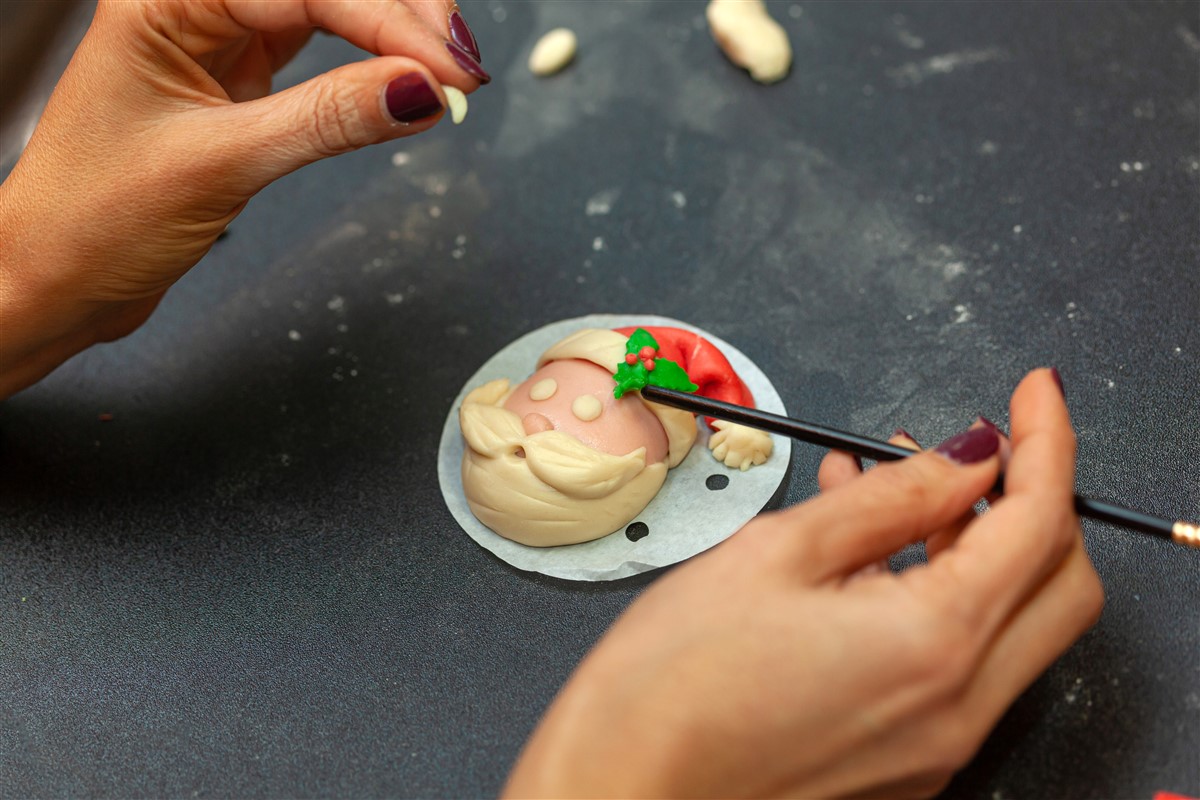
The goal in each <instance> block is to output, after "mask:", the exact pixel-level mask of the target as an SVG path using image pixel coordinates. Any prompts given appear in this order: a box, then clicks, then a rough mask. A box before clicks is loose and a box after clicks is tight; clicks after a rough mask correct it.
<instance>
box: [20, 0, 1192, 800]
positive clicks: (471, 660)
mask: <svg viewBox="0 0 1200 800" xmlns="http://www.w3.org/2000/svg"><path fill="white" fill-rule="evenodd" d="M772 8H773V10H774V13H775V15H776V16H777V18H779V19H780V21H781V22H782V23H783V24H784V25H785V26H786V27H787V28H788V30H789V33H790V35H791V38H792V42H793V46H794V48H795V50H796V61H795V66H794V68H793V72H792V75H791V76H790V77H789V78H788V79H787V80H786V81H784V82H783V83H781V84H779V85H777V86H773V87H769V88H763V87H759V86H756V85H754V84H753V83H751V82H750V81H749V80H748V78H747V77H746V76H745V74H743V73H741V72H740V71H738V70H736V69H734V68H732V67H731V66H730V65H729V64H728V63H727V62H726V61H725V60H724V59H723V58H722V57H721V55H720V53H719V52H718V51H717V50H716V49H715V47H714V45H713V43H712V41H711V40H710V38H709V36H708V33H707V31H706V30H705V29H704V27H703V23H702V13H703V5H702V4H701V3H689V2H654V3H637V4H624V3H621V4H618V3H607V2H606V3H601V2H593V3H557V4H550V3H545V4H535V3H524V2H522V3H517V2H499V1H498V0H492V1H491V2H486V3H479V4H466V5H465V8H464V13H465V15H466V17H467V19H468V20H469V21H470V22H471V23H472V26H473V27H474V29H475V32H476V34H477V35H478V38H479V41H480V46H481V48H482V51H483V54H484V59H485V65H486V66H487V67H488V68H489V69H490V70H491V71H492V74H493V75H494V76H495V78H496V80H495V82H494V83H493V84H492V85H490V86H488V87H485V88H484V89H483V90H482V91H480V92H479V93H478V94H476V95H474V96H473V97H472V98H471V112H470V115H469V116H468V118H467V120H466V122H465V124H464V125H462V126H461V127H458V128H454V127H451V126H450V125H449V124H448V123H445V124H443V125H442V126H440V127H439V128H438V129H436V130H434V131H433V132H431V133H429V134H428V135H425V136H422V137H419V138H417V139H414V140H411V141H401V142H398V143H394V144H390V145H384V146H381V147H377V148H374V149H371V150H368V151H364V152H360V153H356V154H354V155H351V156H347V157H343V158H340V159H337V160H336V161H334V162H331V163H324V164H319V165H314V166H312V167H310V168H307V169H305V170H303V171H301V172H299V173H297V174H295V175H293V176H290V177H289V178H287V179H285V180H283V181H280V182H279V183H278V184H277V185H275V186H274V187H272V188H270V189H269V190H267V191H266V192H264V193H263V194H262V195H261V196H260V197H259V198H257V199H256V200H255V201H254V202H253V203H252V204H251V205H250V206H249V208H248V209H247V210H246V212H245V213H244V214H243V215H242V216H241V217H240V218H239V219H238V220H237V221H236V222H235V223H234V225H233V227H232V229H231V232H230V235H229V236H228V237H227V238H226V239H224V240H222V241H221V242H219V243H218V244H217V246H216V247H215V249H214V250H213V252H212V253H211V255H210V256H209V257H208V258H207V259H206V260H205V262H204V263H203V264H202V265H201V266H200V267H199V268H198V269H196V270H195V271H194V272H193V273H192V274H190V275H189V276H188V277H187V278H185V279H184V280H183V281H182V282H181V283H180V284H179V285H178V287H177V288H175V289H174V290H173V291H172V292H171V293H170V294H169V295H168V297H167V298H166V301H165V302H164V303H163V306H162V308H161V310H160V311H159V312H158V313H157V314H156V315H155V316H154V317H153V319H152V320H151V321H150V322H149V324H147V325H146V326H145V328H144V329H142V330H141V331H139V332H138V333H136V334H135V335H133V336H131V337H130V338H128V339H127V340H125V341H122V342H119V343H116V344H112V345H108V346H104V347H99V348H96V349H94V350H92V351H90V352H88V353H86V354H84V355H82V356H79V357H78V358H76V359H74V360H73V361H71V362H70V363H69V364H67V365H66V366H64V367H63V368H61V369H60V370H59V371H58V372H56V373H55V374H54V375H52V376H51V377H50V378H49V379H47V380H46V381H44V382H43V383H42V384H41V385H39V386H37V387H35V388H33V389H31V390H29V391H26V392H24V393H22V394H20V395H18V396H17V397H15V398H13V399H11V400H9V401H8V402H6V403H4V404H3V405H0V474H2V476H3V478H2V483H0V487H2V491H3V497H2V502H0V531H2V532H0V604H2V607H3V612H2V613H0V794H2V795H4V796H8V797H23V796H100V797H114V798H116V797H191V796H246V797H293V796H337V797H344V796H355V797H359V796H387V795H392V796H412V797H434V796H438V797H443V796H444V797H475V796H487V795H492V794H494V793H495V792H496V791H497V789H498V787H499V786H500V784H501V781H502V780H503V776H504V775H505V772H506V770H507V769H508V767H509V765H510V763H511V761H512V759H513V758H514V756H515V755H516V752H517V749H518V747H519V745H520V743H521V741H522V740H523V739H524V738H525V736H526V735H527V734H528V732H529V731H530V729H531V728H532V726H533V725H534V723H535V721H536V719H537V717H538V715H539V713H540V712H541V711H542V709H543V708H544V707H545V705H546V704H547V703H548V702H549V700H550V699H551V697H552V695H553V693H554V691H555V690H556V688H557V687H558V686H559V684H560V683H561V681H562V680H563V679H564V678H565V676H566V675H567V674H568V672H569V671H570V670H571V668H572V666H573V665H574V664H575V663H576V662H577V661H578V660H579V658H580V657H581V656H582V655H583V654H584V653H585V652H586V651H587V649H588V647H589V646H590V645H591V644H592V643H593V642H594V641H595V639H596V638H597V637H598V636H599V635H600V633H601V632H602V631H603V630H604V629H605V627H606V626H607V625H608V623H609V622H610V621H611V620H612V619H613V618H614V617H615V616H616V615H617V614H618V613H619V612H620V611H621V609H622V608H624V607H625V606H626V605H627V604H628V603H629V602H630V601H631V600H632V599H633V598H634V597H635V596H636V595H637V593H638V591H639V590H640V589H641V588H642V587H643V586H644V585H645V584H646V583H647V582H648V581H649V580H652V578H643V579H639V580H634V581H630V582H625V583H620V584H617V585H576V584H569V583H565V582H558V581H554V580H550V579H544V578H540V577H538V576H534V575H527V574H522V573H519V572H516V571H514V570H513V569H511V568H509V567H507V566H506V565H505V564H503V563H500V562H498V561H497V560H496V559H494V558H493V557H491V556H490V555H488V554H487V553H485V552H484V551H483V550H482V549H480V548H479V547H477V546H475V545H474V544H473V543H472V542H471V541H470V540H469V539H468V538H467V537H466V536H465V535H463V534H462V533H461V532H460V531H459V530H458V528H457V527H456V526H455V524H454V522H453V520H452V518H451V517H450V515H449V513H448V512H447V511H446V509H445V507H444V506H443V504H442V500H441V496H440V494H439V490H438V485H437V477H436V474H435V470H434V463H435V456H436V452H435V451H436V447H437V441H438V435H439V432H440V429H441V425H442V421H443V420H444V418H445V415H446V413H447V410H448V405H449V402H450V400H451V399H452V398H453V397H454V395H455V394H456V393H457V391H458V390H459V388H460V387H461V384H462V382H463V381H464V380H465V379H466V378H467V376H469V375H470V374H471V373H472V371H473V370H474V369H475V368H476V367H477V366H478V365H479V364H480V363H482V361H484V360H485V359H486V358H487V357H488V356H489V355H490V354H491V353H492V352H493V351H494V350H496V349H497V348H498V347H499V346H500V345H502V344H503V343H504V342H507V341H509V340H511V339H513V338H515V337H517V336H519V335H520V334H522V333H525V332H526V331H528V330H530V329H532V328H534V327H537V326H540V325H542V324H544V323H547V322H550V321H553V320H557V319H561V318H565V317H571V316H576V315H581V314H586V313H589V312H594V311H617V312H629V313H658V314H663V315H667V316H673V317H677V318H682V319H686V320H689V321H691V322H693V323H695V324H697V325H701V326H703V327H705V328H708V329H710V330H712V331H713V332H714V333H716V334H717V335H719V336H721V337H723V338H725V339H728V340H729V341H730V342H733V343H735V344H736V345H737V346H738V347H739V348H740V349H741V350H743V351H744V352H745V353H746V354H747V355H749V356H750V357H751V358H752V359H754V360H755V361H756V362H757V363H758V364H759V365H760V366H761V367H762V369H763V371H764V372H765V373H766V374H768V375H769V376H771V378H772V380H773V381H774V383H775V385H776V387H777V388H778V389H779V391H780V394H781V395H782V396H783V397H784V399H785V400H786V401H787V403H788V406H789V408H791V409H793V410H794V411H795V412H796V413H798V414H799V415H801V416H804V417H807V418H810V419H813V420H815V421H821V422H824V423H827V424H830V425H834V426H836V427H841V428H845V429H850V430H855V431H859V432H862V433H864V434H869V435H887V434H889V433H890V432H891V431H892V429H893V428H895V427H896V426H897V425H903V426H904V427H905V428H907V429H908V430H909V431H911V432H912V433H913V434H914V435H915V436H916V437H917V438H918V439H919V440H921V441H922V442H924V443H926V444H930V443H934V442H936V441H938V440H939V439H941V438H943V437H946V436H948V435H950V434H952V433H954V432H955V431H956V430H958V429H959V428H961V427H963V426H964V425H966V424H967V423H969V422H970V421H971V420H972V419H973V418H974V416H975V415H977V414H980V413H983V414H986V415H987V416H989V417H991V418H992V419H994V420H996V421H997V422H998V423H1000V424H1001V425H1004V424H1005V423H1006V421H1007V412H1006V403H1007V397H1008V393H1009V391H1010V389H1011V387H1012V386H1013V385H1015V383H1016V381H1017V380H1018V379H1019V377H1020V376H1021V375H1022V374H1023V373H1024V372H1025V371H1026V370H1027V369H1029V368H1032V367H1035V366H1039V365H1045V364H1051V363H1052V364H1055V365H1057V366H1058V367H1059V368H1060V370H1061V371H1062V373H1063V376H1064V379H1065V382H1066V388H1067V393H1068V396H1069V400H1070V404H1071V407H1072V411H1073V414H1074V419H1075V421H1076V424H1077V427H1078V430H1079V437H1080V469H1079V473H1080V478H1079V484H1080V489H1081V490H1082V491H1084V492H1086V493H1088V494H1092V495H1095V496H1099V497H1103V498H1107V499H1114V500H1121V501H1124V502H1126V503H1128V504H1130V505H1133V506H1135V507H1138V508H1141V509H1143V510H1146V511H1149V512H1152V513H1158V514H1162V515H1167V516H1172V517H1175V516H1192V517H1195V516H1197V515H1198V510H1200V468H1198V467H1197V464H1200V438H1198V437H1197V436H1196V432H1197V430H1200V398H1198V392H1197V386H1198V385H1200V324H1197V323H1198V320H1197V306H1198V304H1200V275H1198V273H1197V264H1198V263H1200V230H1198V228H1200V222H1198V221H1200V69H1198V59H1200V19H1198V13H1197V6H1196V5H1195V4H1101V3H1089V4H1050V3H1042V4H1029V3H1026V4H1015V3H1014V4H1005V3H995V4H968V5H951V4H944V3H937V4H915V5H914V4H881V5H875V4H816V5H810V4H790V3H781V4H774V5H773V6H772ZM558 24H568V25H570V26H572V27H573V28H575V29H576V31H577V32H578V33H579V36H580V53H579V57H578V60H577V62H576V63H575V64H574V65H573V66H572V67H571V68H570V69H569V70H568V71H567V72H565V73H564V74H562V75H559V76H557V77H555V78H553V79H550V80H542V81H538V80H535V79H533V78H532V77H531V76H529V74H528V72H527V71H526V69H525V66H524V59H525V57H526V56H527V54H528V51H529V48H530V47H531V46H532V44H533V42H534V41H535V39H536V37H537V35H538V34H540V33H541V32H544V31H545V30H547V29H549V28H551V27H554V26H556V25H558ZM355 57H357V55H356V53H355V51H352V50H351V49H350V48H347V47H346V46H345V45H344V44H341V43H339V42H338V41H336V40H334V39H332V38H329V37H319V39H318V40H317V41H315V42H314V43H313V45H312V46H311V47H310V48H309V49H308V51H306V52H305V53H304V54H303V55H302V56H301V57H300V58H299V59H298V60H297V62H296V63H295V64H293V65H292V66H290V67H289V68H288V70H287V72H286V73H285V75H284V79H285V82H295V81H298V80H301V79H303V78H305V77H307V76H309V75H311V74H314V73H315V72H317V71H319V70H322V69H325V68H328V67H329V66H331V65H333V64H336V63H339V62H341V61H343V60H345V59H347V58H355ZM400 153H403V154H404V156H402V157H397V158H396V160H395V161H394V160H393V156H394V155H395V154H400ZM405 159H407V163H398V162H403V161H404V160H405ZM605 192H607V193H608V194H607V195H603V194H602V193H605ZM598 196H599V197H598ZM589 199H593V200H595V202H593V203H592V204H591V209H590V210H591V211H592V212H593V213H591V214H589V213H588V210H589ZM606 205H607V207H608V208H607V213H600V212H601V211H603V210H604V208H605V206H606ZM435 209H436V210H435ZM102 413H103V414H112V417H113V418H112V420H111V421H101V420H100V419H99V415H100V414H102ZM819 457H820V453H819V452H817V451H816V450H815V449H813V448H807V447H803V446H801V447H799V448H797V451H796V455H795V457H794V461H793V470H792V476H791V483H790V490H789V498H788V499H789V500H799V499H803V498H804V497H806V496H808V495H810V494H811V493H812V492H813V491H814V490H815V471H816V465H817V463H818V460H819ZM1085 527H1086V529H1087V537H1088V546H1089V550H1090V552H1091V554H1092V555H1093V557H1094V560H1095V562H1096V565H1097V568H1098V570H1099V571H1100V573H1101V575H1102V577H1103V579H1104V583H1105V586H1106V589H1107V594H1108V605H1107V607H1106V609H1105V612H1104V616H1103V618H1102V620H1101V622H1100V624H1099V625H1098V626H1097V627H1096V628H1095V629H1094V630H1093V631H1092V632H1091V633H1089V634H1088V635H1087V636H1085V637H1084V638H1083V640H1082V641H1081V642H1079V644H1078V645H1077V646H1075V647H1074V648H1073V649H1072V650H1071V651H1070V652H1069V653H1067V654H1066V655H1065V656H1064V657H1063V658H1062V659H1061V660H1060V661H1059V662H1058V663H1057V664H1056V665H1055V666H1054V667H1053V668H1052V669H1051V670H1050V671H1049V672H1048V673H1047V674H1046V675H1045V676H1044V677H1043V678H1042V679H1041V680H1039V681H1038V682H1037V683H1036V684H1034V686H1033V687H1032V688H1031V689H1030V690H1029V691H1028V692H1027V693H1026V694H1025V695H1024V696H1023V697H1022V698H1021V699H1020V700H1019V701H1018V703H1017V704H1016V705H1015V707H1014V708H1013V710H1012V711H1011V712H1010V714H1009V715H1008V716H1007V717H1006V718H1005V719H1004V721H1003V722H1002V723H1001V725H1000V726H999V728H998V729H997V731H996V733H995V734H994V736H993V737H992V738H991V739H990V740H989V741H988V742H987V744H986V745H985V747H984V748H983V750H982V752H981V753H980V755H979V756H978V758H977V759H976V761H975V762H974V763H973V764H972V765H971V766H970V767H969V768H968V769H967V770H966V771H965V772H964V773H963V774H962V775H961V776H960V777H959V778H958V779H957V780H956V781H955V783H954V784H953V785H952V787H951V789H950V790H949V791H948V793H947V796H949V797H963V798H997V799H998V800H999V799H1000V798H1028V797H1047V798H1049V797H1054V798H1062V797H1088V798H1149V797H1150V796H1151V794H1152V792H1153V791H1154V790H1156V789H1173V790H1175V791H1182V792H1190V793H1192V794H1200V759H1198V757H1197V749H1196V742H1197V741H1200V667H1198V664H1200V659H1198V658H1197V655H1198V653H1200V554H1198V553H1196V552H1188V551H1184V550H1182V549H1181V548H1178V547H1174V546H1171V545H1168V544H1166V543H1163V542H1159V541H1153V540H1149V539H1145V538H1141V537H1139V536H1137V535H1134V534H1131V533H1128V532H1123V531H1118V530H1115V529H1113V528H1109V527H1106V526H1102V525H1095V524H1090V523H1089V524H1087V525H1086V526H1085ZM731 679H732V678H731Z"/></svg>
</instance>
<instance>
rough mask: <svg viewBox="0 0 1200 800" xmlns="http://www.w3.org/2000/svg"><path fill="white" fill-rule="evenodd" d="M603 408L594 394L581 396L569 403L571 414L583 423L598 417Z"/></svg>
mask: <svg viewBox="0 0 1200 800" xmlns="http://www.w3.org/2000/svg"><path fill="white" fill-rule="evenodd" d="M602 410H603V406H601V405H600V400H599V399H597V397H596V395H594V394H581V395H579V397H576V398H575V402H573V403H571V413H572V414H574V415H575V416H577V417H579V418H580V419H581V420H583V421H584V422H591V421H592V420H594V419H596V418H597V417H599V416H600V412H601V411H602Z"/></svg>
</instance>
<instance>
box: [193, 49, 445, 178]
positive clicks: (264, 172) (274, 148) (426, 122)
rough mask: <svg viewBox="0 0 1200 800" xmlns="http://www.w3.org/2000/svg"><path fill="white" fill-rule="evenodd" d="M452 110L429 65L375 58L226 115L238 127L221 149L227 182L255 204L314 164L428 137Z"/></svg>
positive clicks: (230, 110) (225, 109) (227, 110)
mask: <svg viewBox="0 0 1200 800" xmlns="http://www.w3.org/2000/svg"><path fill="white" fill-rule="evenodd" d="M446 107H447V100H446V94H445V92H444V91H443V90H442V87H441V85H440V84H439V83H438V82H437V80H436V79H435V78H434V77H433V75H432V73H430V71H429V70H428V69H427V68H426V67H425V66H424V65H423V64H421V63H419V62H417V61H413V60H412V59H408V58H401V57H380V58H372V59H368V60H366V61H361V62H358V63H355V64H347V65H345V66H343V67H339V68H337V69H334V70H330V71H329V72H326V73H324V74H322V75H319V76H317V77H315V78H312V79H311V80H308V81H306V82H304V83H302V84H299V85H298V86H293V87H292V88H290V89H286V90H284V91H281V92H278V93H276V94H273V95H269V96H267V97H264V98H261V99H259V100H254V101H251V102H248V103H237V104H234V105H230V106H224V107H222V108H221V109H220V111H222V112H224V113H226V114H228V115H230V116H236V121H233V120H230V122H229V123H228V124H226V125H223V126H221V130H224V131H228V134H227V135H228V141H227V142H226V143H225V144H226V146H225V147H221V148H218V149H219V150H220V151H221V152H223V153H224V155H225V158H226V159H227V163H226V164H225V165H224V166H225V168H226V169H227V170H228V172H227V173H226V174H228V175H229V177H230V178H231V179H233V180H236V181H239V182H240V181H244V182H245V183H246V184H247V185H246V186H245V187H244V188H245V189H246V190H247V191H246V195H247V196H249V195H250V194H253V193H254V192H256V191H258V190H259V189H262V188H263V187H264V186H266V185H267V184H268V183H270V182H271V181H273V180H275V179H277V178H280V177H282V176H284V175H286V174H288V173H289V172H292V171H294V170H297V169H299V168H300V167H302V166H304V165H306V164H311V163H312V162H314V161H318V160H320V159H323V158H328V157H329V156H335V155H339V154H341V153H348V152H350V151H352V150H357V149H359V148H360V147H365V146H367V145H370V144H377V143H379V142H385V141H388V140H391V139H398V138H401V137H404V136H411V135H413V134H414V133H420V132H422V131H424V130H427V129H429V128H431V127H433V126H434V125H436V124H437V123H438V121H439V120H440V119H441V117H442V114H443V113H444V112H445V110H446ZM212 130H213V129H212V128H211V127H210V133H211V131H212Z"/></svg>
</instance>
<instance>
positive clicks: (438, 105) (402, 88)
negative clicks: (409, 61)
mask: <svg viewBox="0 0 1200 800" xmlns="http://www.w3.org/2000/svg"><path fill="white" fill-rule="evenodd" d="M383 103H384V106H385V107H386V108H387V113H388V114H389V115H390V116H391V118H392V119H394V120H396V122H403V123H405V124H409V123H413V122H420V121H421V120H423V119H426V118H428V117H432V116H433V115H434V114H436V113H438V112H439V111H441V110H442V101H441V100H439V99H438V96H437V93H436V92H434V91H433V87H432V86H430V85H429V82H428V81H426V80H425V76H424V75H422V74H421V73H419V72H410V73H408V74H407V75H401V76H400V77H398V78H393V79H392V82H391V83H389V84H388V85H387V89H385V90H384V92H383Z"/></svg>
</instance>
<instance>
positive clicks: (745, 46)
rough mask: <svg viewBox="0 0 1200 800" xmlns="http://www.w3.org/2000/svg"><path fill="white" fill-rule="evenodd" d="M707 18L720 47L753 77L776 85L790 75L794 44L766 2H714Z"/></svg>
mask: <svg viewBox="0 0 1200 800" xmlns="http://www.w3.org/2000/svg"><path fill="white" fill-rule="evenodd" d="M705 16H707V18H708V27H709V29H710V30H711V31H712V35H713V38H714V39H716V40H717V45H718V46H720V48H721V49H722V50H723V51H725V55H726V56H727V57H728V58H729V60H730V61H732V62H733V63H734V64H737V65H738V66H739V67H742V68H744V69H747V70H749V71H750V77H751V78H753V79H754V80H756V81H758V82H759V83H774V82H775V81H778V80H782V79H783V78H784V77H785V76H786V75H787V74H788V69H789V68H790V67H791V66H792V45H791V43H790V42H789V41H788V36H787V31H785V30H784V29H783V26H781V25H780V24H779V23H778V22H776V21H775V20H773V19H771V15H770V14H769V13H768V12H767V7H766V4H764V3H763V1H762V0H710V2H709V4H708V8H707V9H706V11H705Z"/></svg>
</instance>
